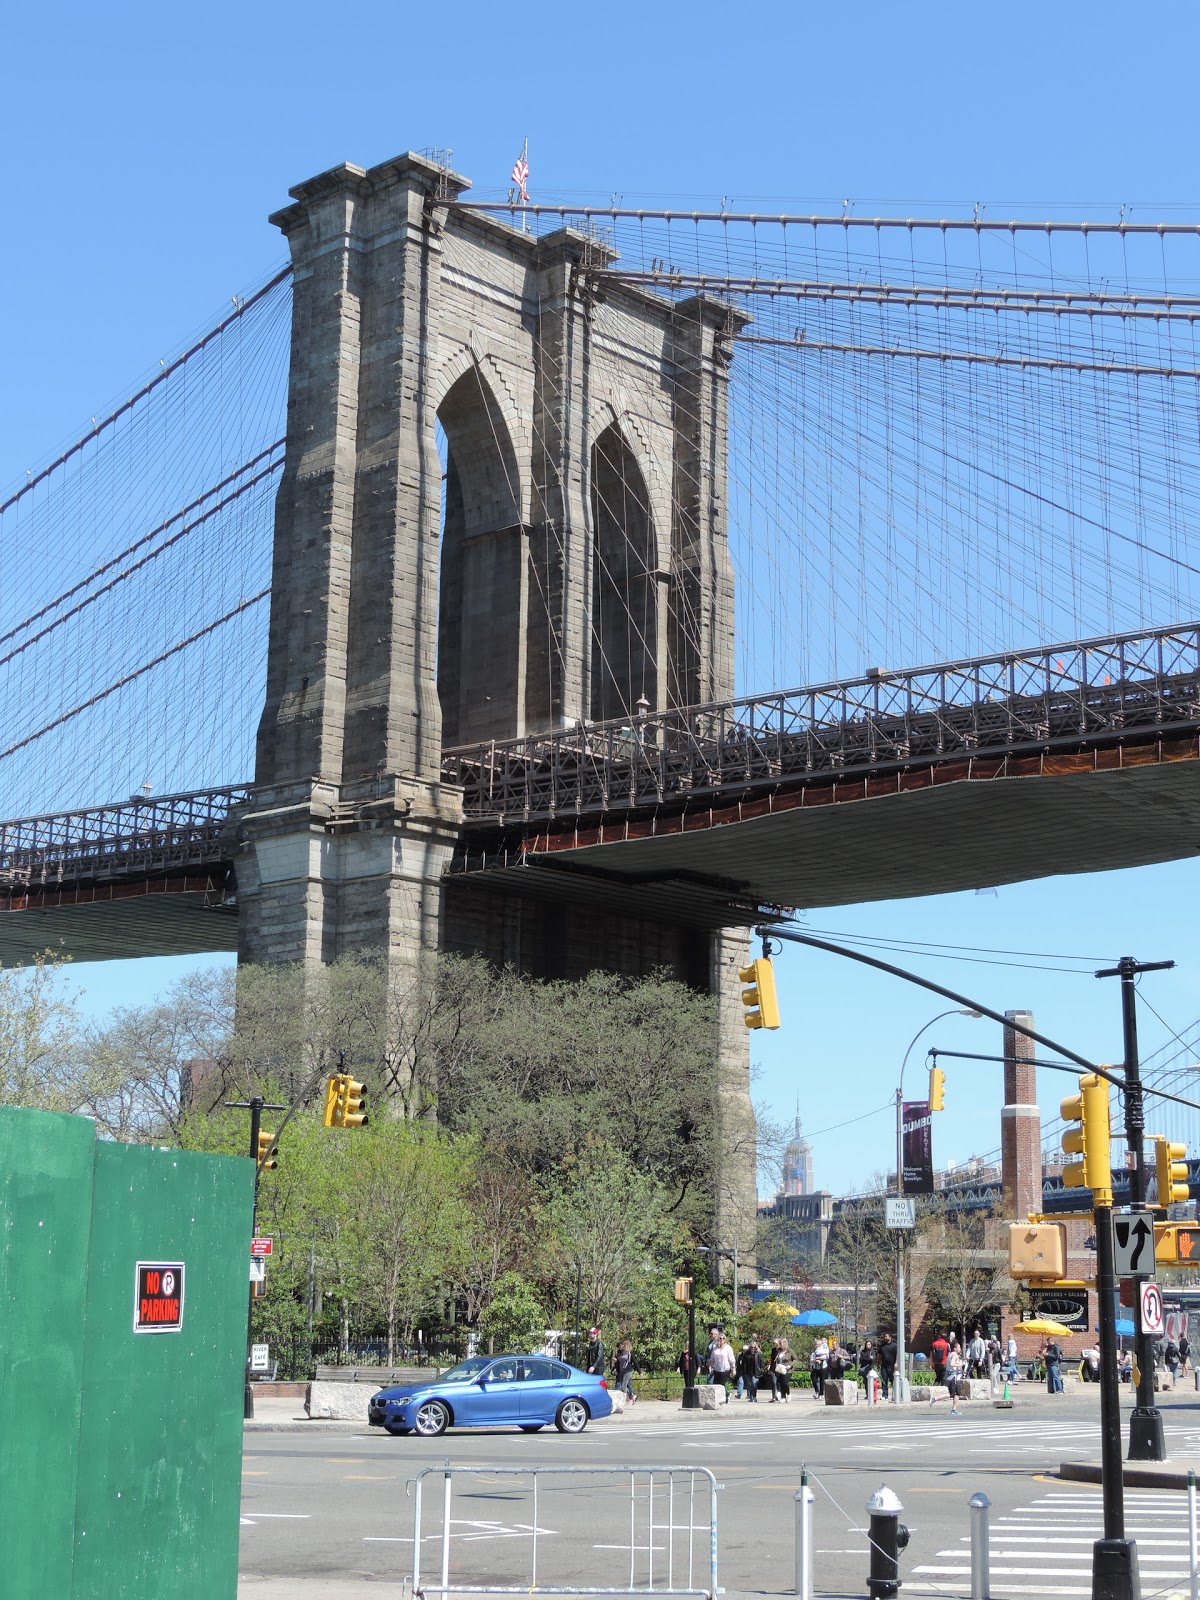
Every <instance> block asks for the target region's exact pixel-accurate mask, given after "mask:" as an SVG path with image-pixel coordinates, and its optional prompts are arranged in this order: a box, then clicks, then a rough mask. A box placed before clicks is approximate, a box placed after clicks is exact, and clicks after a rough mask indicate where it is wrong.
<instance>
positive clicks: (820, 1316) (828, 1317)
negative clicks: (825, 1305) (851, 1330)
mask: <svg viewBox="0 0 1200 1600" xmlns="http://www.w3.org/2000/svg"><path fill="white" fill-rule="evenodd" d="M836 1321H837V1318H836V1317H835V1316H834V1315H833V1313H832V1312H830V1311H801V1312H799V1313H797V1315H796V1316H794V1317H793V1318H792V1322H793V1323H794V1324H795V1326H796V1327H797V1328H828V1327H829V1326H830V1324H831V1323H834V1322H836Z"/></svg>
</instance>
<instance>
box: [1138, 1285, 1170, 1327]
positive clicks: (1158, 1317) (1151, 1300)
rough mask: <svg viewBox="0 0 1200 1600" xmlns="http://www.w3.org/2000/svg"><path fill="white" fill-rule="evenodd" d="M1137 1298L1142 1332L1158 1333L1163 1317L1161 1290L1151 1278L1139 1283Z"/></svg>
mask: <svg viewBox="0 0 1200 1600" xmlns="http://www.w3.org/2000/svg"><path fill="white" fill-rule="evenodd" d="M1138 1298H1139V1301H1140V1305H1141V1316H1142V1332H1143V1333H1150V1334H1160V1333H1161V1332H1162V1331H1163V1321H1164V1317H1165V1313H1164V1309H1163V1297H1162V1290H1161V1289H1160V1288H1159V1287H1158V1285H1157V1284H1156V1283H1155V1282H1154V1281H1153V1279H1151V1280H1150V1281H1149V1282H1147V1283H1143V1284H1142V1285H1141V1287H1140V1291H1139V1296H1138Z"/></svg>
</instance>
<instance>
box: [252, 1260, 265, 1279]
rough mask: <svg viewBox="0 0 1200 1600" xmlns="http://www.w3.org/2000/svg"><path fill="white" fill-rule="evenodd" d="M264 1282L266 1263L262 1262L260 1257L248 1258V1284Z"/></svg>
mask: <svg viewBox="0 0 1200 1600" xmlns="http://www.w3.org/2000/svg"><path fill="white" fill-rule="evenodd" d="M266 1281H267V1263H266V1262H265V1261H264V1260H263V1258H262V1256H251V1257H250V1282H251V1283H266Z"/></svg>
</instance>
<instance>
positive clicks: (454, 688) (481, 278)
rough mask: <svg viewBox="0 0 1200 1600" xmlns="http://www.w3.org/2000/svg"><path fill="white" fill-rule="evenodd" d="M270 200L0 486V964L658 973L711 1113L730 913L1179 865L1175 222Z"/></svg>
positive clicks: (416, 180) (426, 163)
mask: <svg viewBox="0 0 1200 1600" xmlns="http://www.w3.org/2000/svg"><path fill="white" fill-rule="evenodd" d="M215 220H216V225H219V219H215ZM272 221H273V222H274V223H275V224H276V225H277V226H278V227H279V228H280V229H281V231H282V233H283V235H284V236H285V238H286V240H287V244H288V252H289V260H288V261H287V264H286V265H283V266H281V267H280V269H279V270H278V271H276V272H274V273H273V274H272V275H271V276H270V277H269V278H268V279H267V280H266V281H265V282H263V283H261V284H259V285H257V286H251V287H250V288H248V289H247V291H246V293H245V294H244V295H243V296H239V297H238V298H237V299H236V301H235V302H234V303H233V305H232V307H230V308H227V311H226V313H225V314H224V315H223V316H222V317H221V318H220V320H219V321H217V322H216V323H215V325H214V326H213V327H212V328H211V329H210V330H209V331H208V332H206V333H205V334H204V335H203V336H202V337H200V338H198V339H195V340H194V341H192V342H191V343H190V344H189V345H188V346H187V347H186V348H185V349H182V350H181V351H179V352H178V353H177V354H176V355H175V356H174V357H172V358H170V359H167V360H165V361H163V362H161V363H159V364H158V365H157V366H156V367H155V368H154V369H153V370H152V371H151V372H150V373H149V374H147V375H145V376H144V377H143V379H142V380H141V381H139V382H137V383H136V384H133V385H131V392H130V393H129V396H128V398H125V399H124V400H122V401H121V403H119V404H117V405H115V406H113V407H111V408H109V409H107V410H105V411H102V412H98V413H97V415H96V417H95V418H94V419H92V420H91V422H90V423H89V424H88V426H87V427H86V428H85V429H83V430H81V431H80V434H79V436H78V438H77V439H76V440H75V441H74V442H73V443H71V444H70V445H69V446H68V447H67V448H66V449H64V450H62V451H61V452H60V453H59V454H57V455H56V456H54V458H53V459H50V460H48V461H46V462H45V463H43V464H42V465H40V466H38V467H36V468H33V469H31V470H29V471H28V472H25V473H24V475H23V476H22V477H21V478H20V479H19V480H18V481H17V482H16V483H15V485H14V486H13V487H12V488H11V490H10V492H8V493H7V494H6V495H4V496H3V498H2V499H0V538H2V539H3V563H4V575H5V581H4V585H3V593H2V596H0V681H2V683H3V691H4V694H3V703H4V705H5V707H6V719H5V728H4V732H3V737H2V739H0V817H5V818H9V819H12V820H9V821H6V822H3V823H2V824H0V959H2V960H3V961H5V962H6V963H9V964H13V963H21V962H25V961H28V960H30V959H32V958H33V957H34V955H35V954H36V953H37V952H39V951H41V950H43V949H46V948H51V949H60V950H64V951H66V952H68V953H70V954H72V955H74V956H75V957H77V958H78V959H84V960H88V959H98V958H104V957H122V956H131V955H142V954H162V953H171V952H181V951H205V950H227V949H234V948H236V949H238V950H239V951H240V953H241V955H242V956H243V958H245V959H249V960H263V961H278V960H285V961H296V960H299V961H310V962H311V961H318V962H320V961H329V960H332V959H334V958H335V957H336V956H338V955H340V954H345V953H354V952H366V951H370V952H373V953H376V954H380V953H381V954H383V955H385V956H386V958H387V959H388V960H389V961H391V962H393V963H397V964H399V965H401V966H402V965H404V964H405V963H409V962H411V961H413V960H414V959H416V957H417V956H418V955H419V953H420V952H421V951H423V950H428V949H433V948H441V949H448V950H461V951H468V950H469V951H478V952H481V953H483V954H485V955H486V956H488V957H489V959H493V960H496V961H500V962H509V963H512V964H513V965H515V966H517V967H518V968H520V969H521V970H524V971H527V972H530V973H532V974H534V975H535V976H559V975H571V974H575V973H578V972H582V971H585V970H587V969H588V968H589V967H590V966H596V965H603V966H607V967H611V968H614V969H616V970H624V971H631V972H632V971H639V970H650V969H652V968H659V967H667V968H669V969H672V970H674V971H675V972H677V973H678V974H679V975H680V976H681V977H683V978H685V979H686V980H687V981H690V982H696V983H698V984H701V985H703V986H706V987H709V988H710V989H711V990H712V991H713V992H714V993H717V994H720V995H722V996H723V997H727V998H728V1003H727V1006H726V1003H725V1000H724V999H723V1016H725V1020H724V1022H723V1023H722V1029H721V1031H722V1036H723V1043H722V1054H723V1059H724V1061H725V1070H726V1072H727V1075H728V1076H729V1085H728V1087H729V1090H730V1093H731V1094H733V1095H734V1096H735V1097H741V1096H742V1095H743V1093H744V1090H743V1088H742V1085H741V1079H742V1075H743V1073H744V1058H745V1040H744V1037H742V1034H743V1033H744V1030H741V1024H740V1006H739V1005H738V1000H737V994H736V987H735V985H734V983H733V982H731V981H730V980H731V973H732V969H733V968H734V967H736V966H737V965H738V963H739V961H742V960H744V955H745V949H746V943H747V930H748V929H749V927H750V926H752V925H753V924H755V923H757V922H759V921H760V920H763V919H764V918H766V919H768V920H769V919H770V917H771V916H773V915H779V914H780V913H781V912H783V911H785V910H786V909H787V908H792V907H805V908H807V907H818V906H831V905H839V904H846V903H855V902H860V901H866V900H872V899H891V898H895V897H899V896H906V895H918V894H928V893H933V892H939V891H944V890H953V889H964V888H969V887H990V886H994V885H997V884H1003V883H1006V882H1013V881H1016V880H1020V879H1025V878H1031V877H1036V876H1041V875H1046V874H1051V873H1068V872H1087V871H1092V870H1099V869H1103V868H1112V867H1120V866H1132V865H1137V864H1142V863H1150V862H1161V861H1167V860H1171V859H1176V858H1182V857H1186V856H1190V855H1192V854H1193V853H1194V852H1195V850H1196V849H1197V846H1198V845H1200V831H1198V829H1200V781H1198V779H1200V764H1198V757H1200V742H1198V741H1200V620H1197V619H1198V618H1200V604H1198V602H1197V593H1196V589H1197V578H1198V577H1200V531H1198V530H1200V516H1198V514H1197V513H1198V511H1200V350H1198V348H1197V341H1196V322H1197V318H1198V317H1200V226H1198V225H1193V224H1183V223H1179V222H1171V223H1164V224H1158V223H1153V222H1147V221H1142V220H1138V221H1134V220H1132V219H1131V218H1129V217H1125V216H1121V217H1113V218H1111V219H1109V220H1101V219H1098V220H1096V221H1075V222H1055V221H1048V220H1034V219H1012V220H1009V219H1001V218H993V217H991V216H989V215H987V214H986V213H980V214H977V215H976V216H975V217H973V218H955V219H936V218H911V217H894V216H881V217H873V216H872V217H868V216H863V215H859V214H857V213H856V212H855V210H854V209H853V208H851V207H849V206H847V207H846V208H845V210H844V212H843V213H842V214H834V215H818V216H800V215H789V214H769V215H768V214H766V213H755V214H750V213H742V212H735V211H731V210H716V211H699V212H694V211H689V212H680V211H669V210H653V209H642V210H635V209H630V208H625V207H622V206H619V205H613V206H611V207H595V206H587V205H566V204H564V205H555V206H538V205H529V206H517V207H515V208H514V207H513V206H512V205H511V204H503V203H483V202H477V201H473V200H472V197H471V191H470V185H469V182H468V180H467V179H466V178H464V177H462V176H461V175H459V174H457V173H456V172H455V171H454V170H453V169H452V167H451V165H450V163H449V159H448V156H447V155H446V154H445V153H442V152H427V153H425V154H424V155H417V154H414V153H411V152H410V153H409V154H407V155H404V156H401V157H398V158H397V159H395V160H393V161H390V162H385V163H383V164H381V165H380V166H377V167H374V168H371V169H369V170H366V169H363V168H361V167H357V166H353V165H350V164H347V165H344V166H341V167H338V168H335V169H333V170H332V171H330V172H328V173H324V174H321V175H319V176H318V177H315V178H313V179H311V180H309V181H308V182H305V183H301V184H299V185H297V187H296V188H295V189H293V190H292V191H291V203H290V204H289V205H288V206H287V207H286V208H285V209H284V210H282V211H280V212H278V213H277V214H276V215H275V216H274V217H273V218H272ZM135 363H136V358H135V362H134V363H131V364H135ZM17 465H18V464H17V463H9V471H10V473H11V472H12V471H13V470H14V469H15V468H16V467H17ZM21 465H22V466H23V465H24V464H21ZM726 1011H727V1015H726V1014H725V1013H726Z"/></svg>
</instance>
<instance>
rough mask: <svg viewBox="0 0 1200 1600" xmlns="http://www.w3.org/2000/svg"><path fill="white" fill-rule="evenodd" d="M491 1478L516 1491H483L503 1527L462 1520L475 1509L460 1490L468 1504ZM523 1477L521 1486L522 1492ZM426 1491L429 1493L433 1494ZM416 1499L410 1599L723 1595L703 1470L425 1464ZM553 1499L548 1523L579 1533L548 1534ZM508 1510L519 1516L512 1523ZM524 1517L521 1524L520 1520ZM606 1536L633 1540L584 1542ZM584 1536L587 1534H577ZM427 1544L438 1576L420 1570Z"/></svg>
mask: <svg viewBox="0 0 1200 1600" xmlns="http://www.w3.org/2000/svg"><path fill="white" fill-rule="evenodd" d="M439 1477H440V1478H441V1479H442V1484H441V1494H440V1496H438V1495H436V1485H427V1484H426V1479H429V1478H439ZM495 1479H501V1480H504V1481H505V1483H506V1484H509V1483H511V1484H512V1485H513V1490H514V1491H516V1492H512V1491H509V1490H507V1489H506V1490H505V1492H503V1493H502V1494H499V1495H498V1494H497V1493H496V1492H495V1490H494V1488H488V1489H487V1490H486V1491H485V1492H486V1494H487V1502H488V1507H489V1509H491V1510H495V1508H496V1504H497V1502H499V1503H500V1504H502V1505H503V1507H504V1509H505V1513H506V1520H505V1522H504V1523H502V1524H500V1523H497V1522H496V1520H495V1518H494V1517H493V1518H487V1519H480V1518H479V1517H473V1516H471V1515H469V1514H467V1515H464V1514H463V1513H464V1511H465V1512H467V1513H469V1512H471V1511H473V1510H476V1509H477V1508H476V1507H475V1506H474V1505H471V1504H467V1505H465V1506H464V1504H463V1500H464V1495H465V1496H466V1498H467V1499H468V1500H469V1499H470V1498H472V1497H473V1496H472V1487H471V1486H473V1485H483V1484H487V1483H490V1481H491V1480H495ZM520 1479H525V1480H528V1490H527V1491H526V1493H525V1494H524V1496H521V1495H520V1485H519V1483H518V1482H517V1480H520ZM456 1480H457V1482H458V1485H459V1500H458V1502H457V1503H456V1501H455V1498H454V1497H455V1485H456ZM464 1486H465V1487H464ZM430 1487H433V1488H434V1489H435V1495H434V1496H432V1497H431V1496H430V1494H429V1492H428V1490H429V1488H430ZM572 1491H574V1493H572ZM475 1492H476V1493H478V1492H480V1490H479V1489H476V1490H475ZM412 1495H413V1502H414V1505H413V1571H412V1593H413V1595H414V1597H419V1596H424V1595H440V1596H444V1595H452V1594H562V1595H585V1594H627V1595H628V1594H632V1595H638V1594H655V1595H704V1596H707V1597H708V1600H715V1597H716V1595H717V1594H718V1593H719V1592H720V1591H719V1587H718V1582H717V1482H716V1479H715V1478H714V1477H713V1475H712V1473H711V1472H710V1471H709V1470H708V1469H707V1468H706V1467H694V1466H683V1467H672V1466H637V1467H634V1466H612V1467H450V1466H445V1467H425V1468H423V1469H422V1470H421V1471H420V1472H419V1473H418V1474H417V1476H416V1479H415V1482H414V1484H413V1486H412ZM431 1498H433V1499H434V1500H435V1503H437V1502H440V1508H441V1514H440V1518H439V1517H438V1515H437V1513H436V1512H435V1513H434V1514H433V1516H432V1517H431V1518H429V1519H428V1520H427V1519H426V1512H427V1511H428V1502H429V1500H430V1499H431ZM548 1499H549V1501H550V1503H551V1504H552V1505H553V1506H554V1516H555V1520H557V1521H560V1522H561V1521H572V1520H574V1521H575V1522H576V1523H577V1526H576V1527H573V1528H550V1527H543V1526H542V1523H541V1517H542V1514H543V1512H544V1509H545V1507H546V1504H547V1500H548ZM606 1499H607V1502H608V1503H607V1505H606V1504H605V1500H606ZM514 1507H517V1508H519V1511H518V1515H519V1517H520V1518H521V1519H522V1520H517V1518H516V1517H514V1515H513V1508H514ZM618 1508H619V1509H618ZM456 1510H457V1511H458V1512H459V1515H458V1516H457V1517H456V1516H455V1515H454V1513H455V1511H456ZM610 1511H611V1515H610V1514H609V1513H610ZM573 1513H578V1516H577V1517H574V1518H573V1516H572V1514H573ZM526 1514H527V1515H528V1521H526V1520H523V1519H524V1517H525V1515H526ZM430 1524H432V1527H431V1525H430ZM456 1528H457V1529H458V1530H459V1531H458V1532H457V1533H456V1532H455V1529H456ZM602 1529H610V1530H612V1531H613V1534H614V1537H615V1534H616V1532H617V1531H618V1530H619V1531H620V1534H621V1537H622V1539H624V1537H625V1536H627V1537H628V1541H629V1542H628V1545H625V1544H624V1543H620V1544H610V1543H607V1542H604V1541H601V1542H599V1543H595V1544H592V1545H590V1546H589V1544H588V1539H589V1538H594V1537H595V1533H596V1531H597V1530H602ZM580 1532H582V1533H583V1534H584V1535H585V1536H584V1537H579V1534H580ZM433 1540H436V1541H437V1544H438V1553H439V1560H438V1563H437V1570H436V1573H434V1574H427V1573H426V1572H424V1571H423V1562H422V1545H423V1542H425V1543H428V1542H431V1541H433ZM656 1541H657V1543H656ZM626 1550H628V1555H629V1570H628V1582H613V1581H612V1580H613V1579H614V1578H616V1577H618V1575H619V1576H620V1577H621V1578H624V1577H625V1571H624V1561H623V1554H624V1552H625V1551H626ZM560 1556H561V1558H562V1559H561V1560H560V1559H557V1558H558V1557H560ZM656 1558H657V1559H656ZM618 1559H620V1562H621V1565H620V1572H619V1573H618V1567H617V1561H618ZM568 1568H569V1569H570V1570H568Z"/></svg>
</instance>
